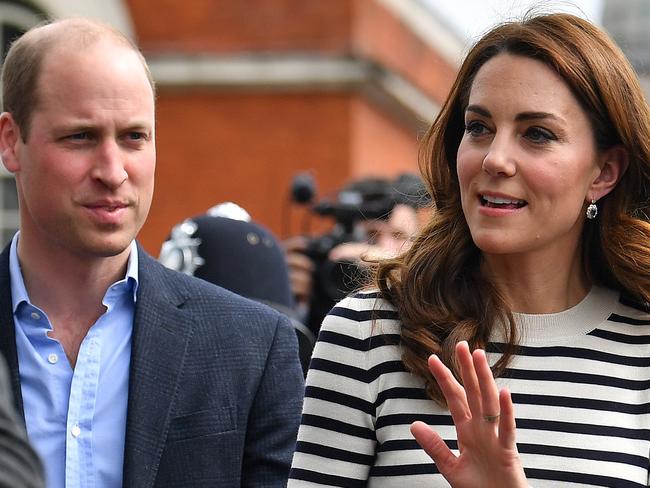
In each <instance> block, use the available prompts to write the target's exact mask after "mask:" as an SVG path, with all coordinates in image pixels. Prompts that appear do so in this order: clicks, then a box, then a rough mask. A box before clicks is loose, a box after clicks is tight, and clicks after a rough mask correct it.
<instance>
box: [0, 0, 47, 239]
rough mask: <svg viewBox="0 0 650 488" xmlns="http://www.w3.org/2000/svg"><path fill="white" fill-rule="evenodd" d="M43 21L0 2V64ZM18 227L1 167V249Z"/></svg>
mask: <svg viewBox="0 0 650 488" xmlns="http://www.w3.org/2000/svg"><path fill="white" fill-rule="evenodd" d="M44 18H45V15H43V13H41V12H39V11H37V10H35V9H34V8H33V7H31V6H28V5H27V4H22V3H21V2H17V1H9V0H5V1H2V0H0V37H1V39H2V53H1V54H2V58H1V59H0V62H2V61H4V58H5V56H6V55H7V51H8V50H9V46H10V45H11V43H12V42H13V40H14V39H16V38H17V37H18V36H20V35H21V34H22V33H23V32H25V31H26V30H27V29H29V28H30V27H32V26H34V25H36V24H37V23H39V22H40V21H42V20H43V19H44ZM18 224H19V216H18V195H17V194H16V181H15V180H14V177H13V175H12V174H11V173H9V172H8V171H7V170H5V169H4V166H1V165H0V246H2V247H4V246H5V245H6V244H7V243H8V242H9V240H10V239H11V238H12V236H13V235H14V233H15V232H16V230H18ZM0 249H1V248H0Z"/></svg>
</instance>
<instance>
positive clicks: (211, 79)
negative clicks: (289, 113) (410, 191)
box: [147, 55, 440, 121]
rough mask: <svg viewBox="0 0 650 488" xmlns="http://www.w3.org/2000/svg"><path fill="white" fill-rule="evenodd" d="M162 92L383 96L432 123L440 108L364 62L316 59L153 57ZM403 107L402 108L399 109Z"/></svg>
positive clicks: (398, 78)
mask: <svg viewBox="0 0 650 488" xmlns="http://www.w3.org/2000/svg"><path fill="white" fill-rule="evenodd" d="M147 62H148V64H149V68H150V69H151V73H152V75H153V78H154V80H155V81H156V85H158V86H159V87H212V88H217V89H237V88H246V89H250V88H256V89H269V90H284V91H286V90H289V91H295V90H305V89H311V88H318V89H332V90H349V89H358V90H360V91H364V90H366V89H369V90H371V91H373V92H374V93H375V94H376V93H377V91H378V90H379V91H380V92H382V93H383V94H384V98H385V99H386V101H389V102H390V105H392V106H393V108H395V109H399V110H402V111H404V110H406V111H407V112H409V113H410V114H411V115H412V116H415V117H416V118H417V119H419V120H423V121H431V120H432V118H433V117H434V116H435V115H436V114H437V113H438V110H439V109H440V107H438V106H437V105H436V104H434V103H433V102H432V101H431V99H430V98H429V97H428V96H427V95H426V94H425V93H424V92H422V91H421V90H420V89H419V88H417V87H416V86H415V85H413V84H411V83H410V82H408V81H407V80H406V79H404V78H402V77H401V76H399V75H397V74H396V73H393V72H389V71H387V70H385V69H382V68H380V67H378V66H377V65H373V64H370V63H368V62H367V61H365V60H361V59H353V58H348V57H323V56H319V55H313V56H291V55H288V56H264V57H261V56H232V57H222V56H195V57H190V56H183V57H173V56H172V57H169V56H150V57H148V58H147ZM397 105H399V107H398V106H397Z"/></svg>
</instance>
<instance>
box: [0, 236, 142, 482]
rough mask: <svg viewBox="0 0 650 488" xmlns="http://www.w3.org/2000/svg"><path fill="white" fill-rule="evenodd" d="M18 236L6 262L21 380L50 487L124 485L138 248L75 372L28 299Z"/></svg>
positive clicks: (86, 342) (30, 429)
mask: <svg viewBox="0 0 650 488" xmlns="http://www.w3.org/2000/svg"><path fill="white" fill-rule="evenodd" d="M19 237H20V236H19V234H16V236H14V238H13V241H12V243H11V251H10V257H9V259H10V274H11V295H12V298H13V311H14V321H15V324H16V346H17V350H18V364H19V369H20V382H21V387H22V396H23V404H24V407H25V422H26V424H27V433H28V435H29V440H30V441H31V443H32V445H33V446H34V447H35V449H36V451H37V452H38V454H39V455H40V456H41V459H42V461H43V464H44V466H45V473H46V480H47V487H48V488H95V487H96V488H104V487H106V488H109V487H120V486H122V468H123V461H124V438H125V431H126V407H127V399H128V386H129V363H130V360H131V331H132V328H133V315H134V312H135V300H136V291H137V286H138V251H137V246H136V244H135V242H132V243H131V254H130V257H129V263H128V266H127V272H126V276H125V278H124V279H122V280H120V281H118V282H116V283H114V284H113V285H111V286H110V287H109V288H108V290H107V291H106V294H105V295H104V299H103V304H104V306H105V307H106V312H104V314H103V315H102V316H101V317H99V319H97V322H95V324H93V326H92V327H91V328H90V330H89V331H88V334H87V335H86V337H85V338H84V339H83V341H82V343H81V347H80V349H79V355H78V357H77V364H76V366H75V368H74V370H73V369H72V367H71V366H70V363H69V362H68V359H67V357H66V355H65V352H64V350H63V347H62V346H61V344H60V343H59V342H58V341H57V340H55V339H52V338H50V337H49V335H48V332H49V331H51V330H52V326H51V324H50V322H49V320H48V318H47V315H46V314H45V313H44V312H43V311H42V310H40V309H38V308H37V307H35V306H34V305H32V304H31V302H30V301H29V296H28V294H27V290H26V289H25V283H24V281H23V277H22V273H21V270H20V264H19V261H18V253H17V243H18V239H19ZM52 286H56V284H53V285H52Z"/></svg>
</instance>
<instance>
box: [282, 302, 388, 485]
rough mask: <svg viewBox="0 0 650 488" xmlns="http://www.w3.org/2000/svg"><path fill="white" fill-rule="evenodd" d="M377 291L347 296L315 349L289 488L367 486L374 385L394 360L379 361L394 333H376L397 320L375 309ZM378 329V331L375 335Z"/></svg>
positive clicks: (371, 457) (373, 445) (327, 321)
mask: <svg viewBox="0 0 650 488" xmlns="http://www.w3.org/2000/svg"><path fill="white" fill-rule="evenodd" d="M375 302H376V295H374V294H357V295H355V296H354V297H349V298H346V299H344V300H343V301H342V302H341V303H339V304H338V305H337V306H336V307H335V308H334V309H333V310H332V311H331V313H330V314H329V315H328V316H327V317H326V318H325V320H324V322H323V326H322V328H321V332H320V334H319V338H318V342H317V344H316V347H315V349H314V353H313V357H312V362H311V365H310V370H309V374H308V375H307V384H306V390H305V403H304V407H303V416H302V424H301V427H300V431H299V433H298V443H297V447H296V453H295V455H294V459H293V465H292V469H291V475H290V478H291V479H290V481H289V485H288V486H289V487H296V486H345V487H354V486H365V484H366V481H367V479H368V476H369V472H370V469H371V466H372V465H373V463H374V458H375V449H376V444H377V440H376V436H375V422H376V417H375V404H376V401H377V392H376V391H375V390H374V387H373V385H374V384H375V380H376V379H377V377H378V376H379V375H381V373H382V370H383V369H385V368H386V367H390V364H386V363H390V361H381V360H380V361H378V362H377V361H374V360H373V356H374V355H373V354H372V352H373V351H376V350H377V349H380V348H382V347H383V346H384V345H385V344H386V342H387V341H390V340H391V339H392V340H394V339H395V338H394V335H393V334H376V332H377V330H376V327H378V321H377V320H373V319H381V322H382V325H381V328H382V329H384V325H383V324H385V323H386V322H387V321H386V320H385V319H388V321H390V319H391V318H392V319H396V313H395V312H394V311H392V310H389V309H381V308H379V309H374V307H373V305H372V304H373V303H375ZM373 332H375V334H373Z"/></svg>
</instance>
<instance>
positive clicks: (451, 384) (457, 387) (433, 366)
mask: <svg viewBox="0 0 650 488" xmlns="http://www.w3.org/2000/svg"><path fill="white" fill-rule="evenodd" d="M428 364H429V371H431V374H432V375H433V377H434V378H435V380H436V382H437V383H438V386H439V387H440V389H441V390H442V394H443V395H444V396H445V399H446V400H447V407H448V408H449V412H450V413H451V417H452V419H453V420H454V423H455V424H456V425H458V423H459V422H462V421H464V420H466V419H468V418H470V411H469V408H468V406H467V398H466V396H465V390H464V389H463V387H462V385H461V384H460V383H458V381H457V380H456V378H454V375H453V374H452V373H451V371H449V368H447V366H445V365H444V364H443V363H442V361H440V358H438V356H436V355H435V354H432V355H431V356H429V362H428Z"/></svg>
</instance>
